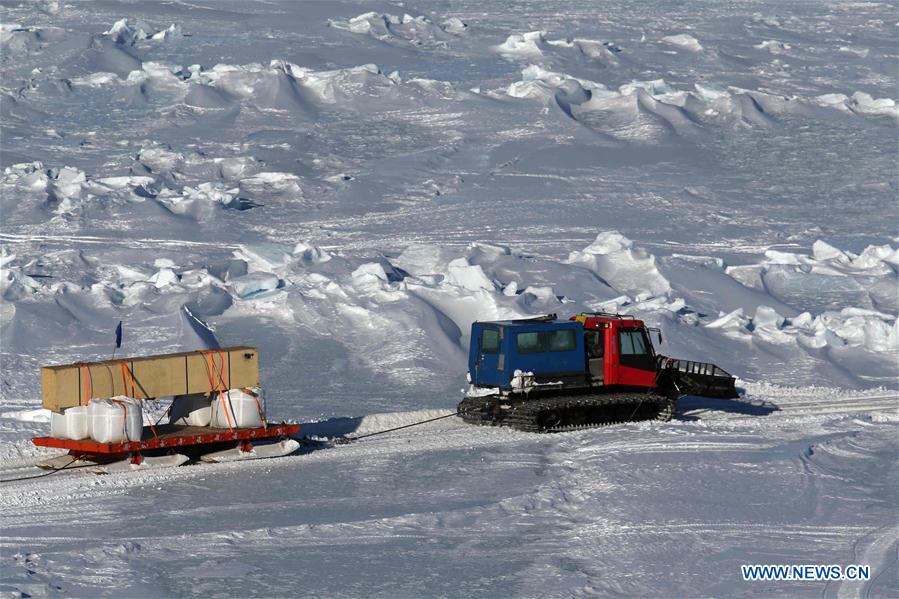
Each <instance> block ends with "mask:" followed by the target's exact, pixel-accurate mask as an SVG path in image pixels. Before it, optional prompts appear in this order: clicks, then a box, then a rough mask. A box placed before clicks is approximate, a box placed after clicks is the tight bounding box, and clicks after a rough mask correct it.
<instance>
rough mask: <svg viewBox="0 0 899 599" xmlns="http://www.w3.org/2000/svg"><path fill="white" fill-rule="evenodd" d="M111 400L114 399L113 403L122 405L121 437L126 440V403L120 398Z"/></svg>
mask: <svg viewBox="0 0 899 599" xmlns="http://www.w3.org/2000/svg"><path fill="white" fill-rule="evenodd" d="M112 401H114V402H115V403H117V404H119V405H121V406H122V410H123V412H122V414H123V416H122V438H124V439H125V440H126V441H127V440H128V404H126V403H125V402H124V401H122V400H121V399H113V400H112Z"/></svg>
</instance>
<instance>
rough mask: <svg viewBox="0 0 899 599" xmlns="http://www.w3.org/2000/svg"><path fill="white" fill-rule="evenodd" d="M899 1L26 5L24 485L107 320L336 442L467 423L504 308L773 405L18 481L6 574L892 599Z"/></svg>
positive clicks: (689, 404) (691, 403) (440, 431)
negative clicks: (237, 384) (463, 417)
mask: <svg viewBox="0 0 899 599" xmlns="http://www.w3.org/2000/svg"><path fill="white" fill-rule="evenodd" d="M894 12H895V11H894V10H892V7H890V6H888V5H887V4H885V3H797V2H787V3H784V2H773V1H768V0H762V1H760V2H755V3H752V4H751V5H743V4H734V3H716V2H709V3H704V4H703V5H702V7H701V9H698V8H696V6H695V4H692V3H684V4H673V3H653V2H649V3H646V2H641V3H627V2H624V3H620V2H619V3H611V4H609V3H606V4H603V5H602V6H598V5H597V3H595V2H570V3H567V4H566V5H565V6H564V7H563V8H559V7H556V6H551V7H547V6H544V4H541V3H538V2H518V1H516V2H511V3H502V4H496V3H485V2H473V1H471V0H451V1H449V2H446V3H440V4H439V5H435V4H433V3H421V2H418V1H417V0H416V1H412V2H406V3H405V4H403V5H402V6H401V7H400V6H395V5H391V6H387V5H383V6H370V5H360V4H359V3H356V2H352V1H351V2H349V3H328V2H319V3H277V2H276V3H272V2H253V1H247V2H241V3H224V4H223V3H218V2H207V1H205V0H197V1H196V2H190V3H131V2H116V1H111V2H102V3H89V2H69V3H63V2H57V1H55V0H47V1H42V2H27V3H20V4H15V3H4V4H3V6H2V8H0V75H2V77H0V149H2V152H0V229H2V230H0V295H2V301H0V337H2V343H0V359H2V376H0V379H2V380H0V470H2V473H0V478H4V479H5V478H11V477H14V476H18V475H21V474H22V472H23V471H25V470H28V471H29V473H31V472H32V471H33V466H32V464H33V462H34V460H35V458H36V456H37V455H39V454H40V455H43V454H44V453H46V452H44V450H39V449H37V448H36V447H34V446H33V445H31V444H30V442H29V439H30V437H32V436H34V435H38V434H45V433H46V428H47V426H46V422H44V420H45V419H46V414H45V413H44V412H42V411H41V410H40V378H39V369H40V367H41V366H42V365H47V364H55V363H68V362H73V361H80V360H93V359H107V358H109V357H110V355H111V353H112V349H113V348H112V346H113V344H114V333H113V332H114V330H115V327H116V324H117V323H118V322H119V321H122V322H123V328H124V343H123V347H122V348H121V349H119V350H117V353H116V355H117V356H119V355H140V354H151V353H157V352H167V351H182V350H190V349H199V348H205V347H214V346H216V345H237V344H249V345H254V346H257V347H258V348H259V351H260V355H261V364H262V378H263V383H264V385H265V387H266V403H267V408H268V411H269V417H270V419H271V420H272V421H274V420H281V419H296V420H299V421H301V422H304V423H306V424H305V425H304V426H307V425H308V431H309V434H314V435H316V436H317V437H318V438H320V439H323V440H324V441H322V442H323V443H325V445H326V446H327V444H328V441H327V439H330V438H333V437H334V436H339V435H345V434H346V435H349V434H353V433H360V432H363V431H364V432H375V431H376V430H377V429H379V428H381V427H390V426H394V425H397V426H399V425H405V424H412V423H413V422H415V421H416V420H417V419H425V418H427V417H430V416H436V415H443V414H447V413H449V412H450V411H451V410H452V409H453V407H454V406H455V404H456V402H457V401H458V399H459V390H460V389H461V388H462V387H463V386H465V373H466V370H467V367H468V364H467V356H468V345H469V339H468V335H469V332H470V326H471V323H472V322H473V321H474V320H496V319H507V318H524V317H530V316H536V315H544V314H547V313H556V314H558V315H559V316H560V317H562V318H565V317H569V316H571V315H573V314H576V313H578V312H580V311H607V312H613V313H621V314H632V315H634V316H636V317H639V318H642V319H644V320H645V321H646V322H647V324H649V325H650V326H653V327H658V328H659V329H660V331H661V333H662V335H661V336H662V341H661V342H659V340H658V339H657V337H656V336H655V335H653V341H654V343H655V344H656V347H657V350H658V351H659V352H660V353H662V354H664V355H668V356H674V357H682V358H686V359H694V360H701V361H713V362H715V363H717V364H718V365H720V366H721V367H723V368H725V369H726V370H728V371H729V372H731V373H733V374H734V375H735V376H736V377H738V382H737V386H738V388H739V389H740V390H741V393H743V397H742V398H741V399H740V400H739V401H737V402H724V401H716V400H703V399H700V398H685V399H683V400H681V401H680V403H679V405H680V411H679V414H678V418H677V419H676V420H675V421H673V422H672V423H667V424H664V423H642V424H628V425H623V426H620V427H611V428H610V429H606V430H602V431H586V432H582V433H574V434H570V435H569V434H566V435H559V436H554V437H541V438H533V437H530V436H528V435H523V434H520V433H515V432H511V431H506V430H497V429H491V428H483V427H478V428H477V430H472V429H469V428H467V427H464V426H462V425H461V423H458V422H455V421H454V419H447V420H441V421H438V422H434V423H431V424H430V425H427V426H426V427H423V428H421V429H418V428H410V429H403V431H402V432H401V433H400V434H399V436H397V437H390V436H385V437H373V438H371V439H369V440H367V441H365V442H360V443H359V444H355V445H350V446H342V447H340V448H336V447H331V446H328V447H327V449H323V450H321V451H318V450H313V449H312V448H306V449H305V450H304V453H302V454H301V455H296V456H291V457H290V458H287V459H285V460H283V461H274V460H272V461H269V462H268V463H264V464H255V465H253V464H234V465H220V466H216V468H219V469H217V470H215V471H213V469H212V468H211V467H207V466H196V467H194V466H191V467H189V468H184V469H180V470H177V471H174V472H170V473H159V474H153V473H135V475H134V476H131V475H128V476H124V477H123V478H116V477H105V478H97V479H93V478H90V477H83V476H81V475H80V472H79V473H74V472H73V473H60V474H59V475H55V476H53V477H50V478H47V479H42V480H39V481H31V482H23V483H21V484H18V483H17V484H16V485H15V487H14V491H13V492H11V493H9V494H8V496H9V500H8V501H7V508H6V510H7V511H5V512H4V511H2V510H0V524H3V527H2V528H3V530H4V533H5V534H6V535H7V537H4V538H3V539H0V545H2V547H3V548H4V558H3V560H2V561H3V574H2V575H0V579H2V580H0V587H2V590H4V591H6V590H10V591H12V592H14V593H20V594H25V593H27V594H30V595H32V596H40V595H42V594H48V593H49V594H53V593H56V592H57V591H58V592H60V593H63V594H69V595H85V596H89V595H93V594H96V592H94V591H95V589H96V588H97V586H98V585H105V586H104V588H108V589H109V591H108V592H110V593H118V594H120V595H123V596H131V595H139V596H145V595H170V594H179V593H181V594H183V593H187V594H207V595H220V594H222V593H226V594H228V593H230V594H246V595H258V594H264V595H271V596H283V595H292V594H297V593H298V592H301V593H305V594H312V595H325V596H335V595H352V596H366V595H373V594H381V595H387V596H396V595H401V596H404V595H409V596H417V595H421V594H423V593H424V594H432V595H447V596H510V595H511V596H521V595H527V596H531V595H535V594H536V595H539V594H545V595H553V596H555V595H560V594H575V595H577V594H584V595H597V594H599V595H602V594H619V595H634V596H647V595H658V596H667V595H678V596H697V595H702V596H719V595H734V594H744V595H745V594H753V593H754V592H756V591H761V590H762V588H761V587H751V586H749V583H743V582H742V581H741V580H739V579H738V578H736V577H737V567H738V565H739V563H740V562H741V561H746V560H749V559H750V558H751V559H752V560H754V561H758V560H762V559H764V560H765V561H767V562H772V561H777V560H782V559H786V558H785V557H784V556H789V557H790V559H793V558H795V559H796V560H801V561H803V563H806V562H808V563H816V562H818V561H824V562H826V563H851V562H852V561H857V560H859V559H866V560H870V561H871V563H872V564H877V565H876V566H875V568H876V569H877V571H879V572H882V573H883V574H882V575H880V577H879V578H878V579H877V580H878V581H873V582H871V584H869V585H868V586H865V587H863V588H856V587H854V586H844V587H840V588H837V587H835V586H828V587H827V588H824V587H823V585H820V584H817V585H801V584H798V583H797V584H795V585H793V586H790V587H785V588H787V590H785V591H783V592H789V593H791V594H794V595H809V596H820V595H821V594H822V592H824V593H825V594H828V595H830V594H837V595H839V594H840V593H841V592H842V593H847V592H849V593H850V594H851V593H855V592H857V594H864V593H865V592H867V591H871V592H870V594H871V595H872V596H879V595H891V593H889V592H881V591H882V589H884V588H886V587H885V586H884V585H886V586H887V587H888V586H889V585H890V584H892V583H893V581H895V566H894V565H891V564H892V562H891V561H890V560H889V559H888V558H887V557H885V556H888V555H889V551H888V549H889V547H890V546H891V543H894V536H895V535H893V537H889V534H887V533H890V534H892V532H894V531H893V528H894V524H895V522H894V521H895V517H894V516H895V507H894V506H895V493H892V491H890V492H888V491H884V490H883V489H885V488H887V487H888V486H889V485H890V484H892V483H893V482H894V481H893V479H889V477H890V476H893V475H894V474H895V467H894V463H895V434H894V433H895V424H896V416H895V392H894V389H896V387H897V380H899V376H897V375H899V367H897V359H896V356H897V355H899V325H897V315H899V300H897V293H896V290H897V287H899V277H897V271H899V255H897V252H899V250H897V238H896V230H895V228H896V227H895V223H896V212H895V210H896V204H895V198H896V195H897V184H896V178H895V157H896V156H897V153H899V145H897V144H899V142H897V139H899V138H897V136H896V127H897V123H899V120H897V117H899V108H897V106H899V105H897V97H896V73H895V63H896V41H897V40H896V35H897V29H896V27H895V21H896V18H895V14H894ZM157 408H159V406H157ZM157 411H158V412H159V413H158V414H157V413H156V412H154V415H162V412H164V409H163V410H162V411H159V410H157ZM301 434H302V433H301ZM365 443H370V445H366V444H365ZM885 473H886V474H885ZM251 479H252V481H253V484H248V483H247V481H249V480H251ZM32 483H33V484H35V485H36V486H29V484H32ZM878 485H885V486H878ZM892 486H893V487H895V485H894V484H893V485H892ZM157 487H159V489H157ZM212 496H221V497H228V501H227V502H226V503H225V504H219V503H215V502H214V503H213V504H210V502H209V497H212ZM172 497H177V498H178V501H176V502H174V503H172V501H171V498H172ZM635 498H636V499H635ZM4 499H7V495H4ZM248 504H252V505H253V506H254V508H253V510H251V512H252V513H249V512H250V510H247V511H241V510H240V509H238V508H237V507H235V506H245V505H248ZM597 505H600V506H603V507H602V509H601V510H599V511H597V510H596V506H597ZM135 506H136V508H135ZM847 506H848V507H847ZM885 506H886V507H885ZM134 509H137V510H138V512H139V513H146V514H148V517H147V518H146V519H145V523H143V524H140V523H139V524H138V525H137V526H138V527H139V528H137V529H125V528H122V529H119V528H116V527H117V526H119V524H121V523H128V522H131V520H130V519H129V518H127V517H126V516H127V514H130V513H132V510H134ZM360 514H361V516H360ZM597 514H599V515H598V516H597ZM150 516H152V517H150ZM360 518H362V519H361V520H360ZM110 522H112V523H113V524H110ZM166 522H176V523H177V526H175V525H172V524H166ZM110 526H112V527H113V528H110ZM122 526H125V524H122ZM890 527H892V528H890ZM182 536H183V538H182ZM86 537H89V538H86ZM101 537H102V538H104V539H106V538H116V539H120V541H119V540H117V541H116V542H114V543H113V542H107V541H103V540H100V539H101ZM891 538H892V540H890V539H891ZM90 539H95V540H93V541H91V540H90ZM185 539H187V540H185ZM472 539H478V541H477V542H474V541H472ZM188 540H189V542H188ZM434 540H437V542H436V543H435V542H433V541H434ZM282 547H287V548H288V549H293V550H295V551H287V552H285V551H283V550H282V549H281V548H282ZM646 547H651V548H653V549H651V550H649V553H647V550H646ZM851 548H854V549H851ZM7 549H8V550H7ZM404 552H408V553H404ZM248 554H249V555H252V556H253V557H252V558H250V559H248V558H247V557H246V556H247V555H248ZM285 554H291V555H293V554H295V555H301V556H302V560H299V561H298V560H295V559H293V558H291V557H289V556H288V557H285ZM497 555H502V556H503V559H502V560H501V561H502V563H500V562H498V561H497V558H496V556H497ZM397 556H398V557H397ZM410 556H411V557H410ZM469 556H470V557H469ZM859 556H862V557H859ZM136 557H137V558H139V559H136ZM412 561H414V562H415V563H419V564H421V568H416V569H413V570H415V571H414V572H412V571H411V570H410V569H409V568H408V564H409V563H411V562H412ZM892 561H895V560H892ZM247 563H251V564H252V568H249V567H248V566H247V565H246V564H247ZM143 564H150V565H149V566H147V569H142V568H143ZM684 564H686V565H684ZM230 567H234V568H236V569H235V570H234V571H235V572H240V573H241V577H238V578H232V579H229V584H231V583H232V582H233V585H232V586H227V585H225V584H224V583H223V582H222V580H221V579H219V578H215V577H208V576H207V574H208V572H210V571H214V572H219V571H220V570H221V569H222V568H230ZM422 571H427V572H429V573H430V574H429V578H428V580H427V581H426V582H423V581H422V578H421V576H420V572H422ZM76 572H77V573H79V574H76ZM621 573H623V574H621ZM511 576H514V581H515V582H514V583H510V580H512V579H511V578H510V577H511ZM147 580H154V581H156V580H162V581H164V582H162V583H160V584H163V585H168V586H152V587H148V586H147V583H146V582H145V581H147ZM182 580H190V581H192V583H193V584H194V586H191V587H190V588H189V589H188V587H185V586H184V585H183V584H182V583H181V582H180V581H182ZM153 584H154V585H156V583H155V582H154V583H153ZM250 584H253V585H255V586H252V587H250V586H246V585H250ZM516 584H517V585H520V586H515V585H516ZM57 587H62V589H61V590H60V589H58V588H57ZM185 589H187V590H185ZM298 589H300V591H298ZM765 589H767V590H772V587H767V586H766V587H765ZM779 590H780V589H779V588H773V590H772V592H775V593H776V592H778V591H779ZM878 593H879V594H878ZM892 594H894V593H892Z"/></svg>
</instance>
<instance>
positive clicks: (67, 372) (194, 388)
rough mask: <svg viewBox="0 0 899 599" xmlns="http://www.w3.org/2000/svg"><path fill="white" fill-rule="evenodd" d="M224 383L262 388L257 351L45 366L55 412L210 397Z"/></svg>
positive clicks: (45, 389)
mask: <svg viewBox="0 0 899 599" xmlns="http://www.w3.org/2000/svg"><path fill="white" fill-rule="evenodd" d="M123 366H124V369H123ZM210 373H213V374H212V376H210ZM210 379H211V380H210ZM219 385H221V387H222V388H223V389H237V388H240V387H256V386H258V385H259V352H258V351H257V350H256V348H254V347H245V346H238V347H225V348H222V349H215V350H206V351H192V352H181V353H176V354H163V355H158V356H144V357H139V358H122V359H120V360H118V359H117V360H105V361H102V362H86V363H76V364H64V365H61V366H47V367H44V368H41V395H42V400H43V406H44V407H45V408H47V409H49V410H53V411H55V412H59V411H62V410H63V409H65V408H70V407H73V406H81V405H87V403H88V401H90V400H91V399H94V398H104V397H112V396H113V395H128V396H131V397H138V398H141V399H155V398H157V397H168V396H171V395H188V394H193V393H208V392H210V391H214V390H216V387H217V386H219Z"/></svg>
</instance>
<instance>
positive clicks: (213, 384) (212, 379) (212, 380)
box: [201, 351, 234, 431]
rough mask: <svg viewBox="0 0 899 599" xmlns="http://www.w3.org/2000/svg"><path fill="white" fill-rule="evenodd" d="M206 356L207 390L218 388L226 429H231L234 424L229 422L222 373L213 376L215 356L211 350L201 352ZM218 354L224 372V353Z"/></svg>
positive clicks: (211, 391)
mask: <svg viewBox="0 0 899 599" xmlns="http://www.w3.org/2000/svg"><path fill="white" fill-rule="evenodd" d="M201 353H202V354H203V355H205V356H206V359H207V361H208V362H209V392H210V393H215V391H216V390H218V394H219V401H221V402H222V409H224V410H225V419H226V420H227V422H228V430H230V431H233V430H234V426H233V425H232V424H231V414H230V412H229V411H228V404H227V402H226V401H225V391H224V389H223V382H222V375H221V374H220V375H219V376H218V377H216V376H215V358H214V357H213V355H212V352H211V351H205V352H201ZM219 355H220V356H221V358H222V374H224V370H225V355H224V354H223V353H222V352H221V351H219Z"/></svg>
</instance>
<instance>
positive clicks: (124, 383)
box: [119, 360, 159, 439]
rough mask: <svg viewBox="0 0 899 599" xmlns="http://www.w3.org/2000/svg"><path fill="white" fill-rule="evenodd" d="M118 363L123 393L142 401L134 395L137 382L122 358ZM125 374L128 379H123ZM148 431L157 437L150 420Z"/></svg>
mask: <svg viewBox="0 0 899 599" xmlns="http://www.w3.org/2000/svg"><path fill="white" fill-rule="evenodd" d="M119 364H120V365H121V366H122V388H123V389H124V390H125V394H126V395H128V397H134V399H137V400H138V401H142V400H141V399H140V398H139V397H135V395H136V393H135V392H136V391H137V383H136V382H135V380H134V375H133V374H131V369H130V368H128V366H127V365H126V364H125V361H124V360H123V361H121V362H120V363H119ZM126 376H127V377H128V380H125V377H126ZM128 381H131V393H128ZM127 409H128V408H125V410H126V411H127ZM141 425H143V422H141ZM150 431H151V432H152V433H153V438H154V439H158V438H159V435H157V434H156V427H155V426H154V425H153V423H152V422H150Z"/></svg>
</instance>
